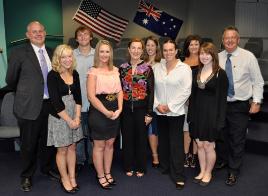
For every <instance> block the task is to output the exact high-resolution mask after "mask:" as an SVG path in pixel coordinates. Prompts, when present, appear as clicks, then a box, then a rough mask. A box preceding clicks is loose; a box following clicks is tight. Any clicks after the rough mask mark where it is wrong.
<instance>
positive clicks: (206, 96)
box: [188, 43, 228, 186]
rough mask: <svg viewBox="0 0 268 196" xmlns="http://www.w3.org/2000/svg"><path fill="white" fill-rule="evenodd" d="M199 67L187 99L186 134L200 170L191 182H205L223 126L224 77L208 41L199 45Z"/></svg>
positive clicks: (207, 179) (224, 107)
mask: <svg viewBox="0 0 268 196" xmlns="http://www.w3.org/2000/svg"><path fill="white" fill-rule="evenodd" d="M199 59H200V62H201V65H200V68H199V70H198V72H197V74H195V75H194V76H193V83H192V93H191V97H190V102H189V111H188V122H189V123H190V127H191V129H190V134H191V137H192V138H193V139H195V141H196V142H197V149H198V159H199V163H200V173H199V174H198V176H196V177H195V178H194V182H195V183H199V184H200V185H201V186H207V185H208V184H209V183H210V181H211V178H212V169H213V167H214V164H215V160H216V153H215V149H214V148H215V140H216V139H217V137H218V136H219V132H220V131H221V130H222V129H223V127H224V123H225V113H226V103H227V102H226V99H227V89H228V79H227V76H226V73H225V71H224V70H223V69H221V68H220V67H219V61H218V52H217V49H216V47H215V46H214V45H213V44H212V43H204V44H202V45H201V47H200V51H199Z"/></svg>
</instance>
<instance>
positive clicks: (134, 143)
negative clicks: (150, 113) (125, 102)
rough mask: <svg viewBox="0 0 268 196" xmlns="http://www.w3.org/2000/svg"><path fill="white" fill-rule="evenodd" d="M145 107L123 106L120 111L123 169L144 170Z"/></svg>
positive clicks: (145, 140) (145, 141) (145, 139)
mask: <svg viewBox="0 0 268 196" xmlns="http://www.w3.org/2000/svg"><path fill="white" fill-rule="evenodd" d="M145 113H146V108H134V110H133V111H132V110H131V108H128V107H124V108H123V113H122V118H121V119H122V127H121V132H122V141H123V166H124V170H125V171H134V170H136V171H139V172H146V149H147V129H146V126H145V121H144V120H145Z"/></svg>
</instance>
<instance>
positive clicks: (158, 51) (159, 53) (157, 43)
mask: <svg viewBox="0 0 268 196" xmlns="http://www.w3.org/2000/svg"><path fill="white" fill-rule="evenodd" d="M149 40H152V41H153V42H154V43H155V45H156V54H155V59H154V61H155V62H160V61H161V50H160V45H159V42H158V39H157V38H156V37H155V36H152V35H151V36H149V37H147V38H146V39H145V50H144V61H145V62H148V61H149V55H148V53H147V51H146V44H147V42H148V41H149Z"/></svg>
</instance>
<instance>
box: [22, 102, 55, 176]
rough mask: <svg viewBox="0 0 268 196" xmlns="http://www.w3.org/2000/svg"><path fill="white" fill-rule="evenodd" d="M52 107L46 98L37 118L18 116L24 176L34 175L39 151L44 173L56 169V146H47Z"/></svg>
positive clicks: (41, 167)
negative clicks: (30, 118)
mask: <svg viewBox="0 0 268 196" xmlns="http://www.w3.org/2000/svg"><path fill="white" fill-rule="evenodd" d="M50 109H51V103H50V101H49V100H44V101H43V105H42V109H41V112H40V114H39V116H38V117H37V119H36V120H28V119H23V118H18V124H19V127H20V137H21V158H22V172H21V177H22V178H30V177H32V176H33V174H34V172H35V170H36V167H37V157H38V153H39V157H40V169H41V172H42V173H47V172H48V171H50V170H53V169H55V165H56V164H55V158H56V157H55V156H56V148H55V147H54V146H47V129H48V114H49V111H50ZM38 149H39V151H38Z"/></svg>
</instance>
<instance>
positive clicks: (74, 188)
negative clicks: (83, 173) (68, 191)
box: [73, 184, 80, 192]
mask: <svg viewBox="0 0 268 196" xmlns="http://www.w3.org/2000/svg"><path fill="white" fill-rule="evenodd" d="M73 190H74V191H75V192H77V191H79V190H80V186H79V185H78V184H77V185H76V186H75V187H73Z"/></svg>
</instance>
